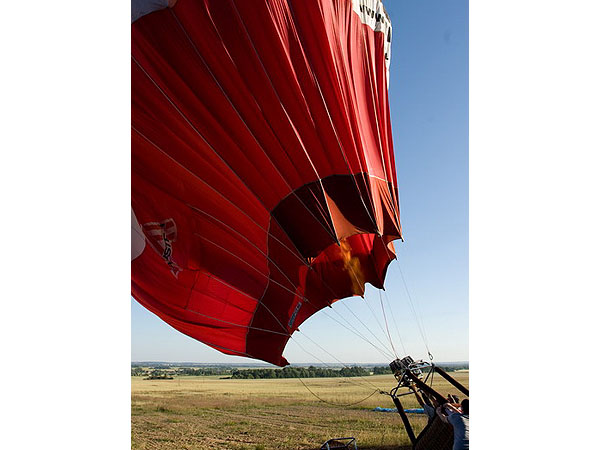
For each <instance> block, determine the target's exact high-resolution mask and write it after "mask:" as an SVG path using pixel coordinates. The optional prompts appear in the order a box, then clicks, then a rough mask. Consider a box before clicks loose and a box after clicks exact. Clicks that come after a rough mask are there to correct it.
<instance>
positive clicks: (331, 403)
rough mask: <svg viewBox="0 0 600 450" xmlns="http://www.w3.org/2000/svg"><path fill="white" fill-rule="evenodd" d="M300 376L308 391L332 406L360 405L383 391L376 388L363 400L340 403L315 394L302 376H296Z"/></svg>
mask: <svg viewBox="0 0 600 450" xmlns="http://www.w3.org/2000/svg"><path fill="white" fill-rule="evenodd" d="M296 378H298V380H300V383H302V385H303V386H304V387H305V388H306V389H307V390H308V392H310V393H311V394H312V395H314V396H315V397H316V398H317V399H319V401H321V402H323V403H327V404H328V405H332V406H340V407H348V406H354V405H358V404H359V403H362V402H364V401H365V400H367V399H369V398H371V397H373V395H375V394H377V393H382V391H381V389H379V388H377V389H375V390H374V391H373V392H371V393H370V394H369V395H367V396H366V397H365V398H363V399H362V400H359V401H357V402H353V403H346V404H340V403H333V402H330V401H327V400H324V399H323V398H321V397H319V396H318V395H317V394H315V393H314V392H313V391H312V389H310V388H309V387H308V386H307V385H306V383H305V382H304V381H302V378H300V377H296Z"/></svg>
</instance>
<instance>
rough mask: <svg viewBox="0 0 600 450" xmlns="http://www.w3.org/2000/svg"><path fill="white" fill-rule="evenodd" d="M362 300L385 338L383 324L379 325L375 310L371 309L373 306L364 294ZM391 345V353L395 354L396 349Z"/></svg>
mask: <svg viewBox="0 0 600 450" xmlns="http://www.w3.org/2000/svg"><path fill="white" fill-rule="evenodd" d="M364 300H365V304H366V305H367V307H368V308H369V311H371V314H372V315H373V318H374V319H375V322H377V325H379V329H380V330H381V332H382V333H383V336H384V339H385V336H386V333H385V330H384V329H383V325H381V323H380V322H379V319H378V318H377V314H375V310H374V309H373V307H372V306H371V305H370V304H369V302H368V301H367V297H366V296H365V299H364ZM391 347H392V354H396V351H395V350H394V345H393V344H392V346H391Z"/></svg>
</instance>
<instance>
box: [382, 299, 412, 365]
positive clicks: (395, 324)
mask: <svg viewBox="0 0 600 450" xmlns="http://www.w3.org/2000/svg"><path fill="white" fill-rule="evenodd" d="M383 296H384V297H385V300H386V302H387V304H388V307H389V308H390V311H391V312H392V320H393V322H394V326H395V328H396V333H397V334H398V339H399V340H400V345H402V350H404V354H405V355H408V352H407V351H406V347H405V346H404V341H403V340H402V336H400V328H399V327H398V324H397V323H396V315H395V314H394V308H392V305H391V302H390V300H389V298H388V295H387V292H386V291H383Z"/></svg>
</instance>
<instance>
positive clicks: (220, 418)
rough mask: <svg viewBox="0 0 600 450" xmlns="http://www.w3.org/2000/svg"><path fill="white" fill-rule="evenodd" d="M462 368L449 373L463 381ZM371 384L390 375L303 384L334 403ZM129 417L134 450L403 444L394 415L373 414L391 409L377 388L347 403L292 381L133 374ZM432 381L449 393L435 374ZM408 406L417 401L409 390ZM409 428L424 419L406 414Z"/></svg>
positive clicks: (386, 385)
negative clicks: (349, 440)
mask: <svg viewBox="0 0 600 450" xmlns="http://www.w3.org/2000/svg"><path fill="white" fill-rule="evenodd" d="M468 375H469V374H468V372H461V373H455V376H456V378H457V379H458V380H459V381H460V382H462V383H463V384H465V385H467V386H468ZM366 380H368V382H370V383H372V384H373V385H375V386H376V387H378V388H380V389H382V390H385V391H389V389H390V388H392V387H393V386H395V380H394V378H393V376H391V375H378V376H371V377H367V378H366V379H361V378H351V379H350V378H320V379H317V378H313V379H305V380H304V382H305V383H306V384H307V385H308V387H309V388H310V389H311V390H312V391H313V392H315V393H316V394H317V395H318V396H319V397H321V398H323V399H325V400H327V401H329V402H333V403H336V404H348V403H353V402H356V401H359V400H361V399H363V398H365V397H366V396H367V395H369V394H370V393H371V392H373V391H374V390H375V387H374V386H372V385H371V384H369V383H368V382H367V381H366ZM131 386H132V399H131V423H132V448H134V449H239V450H242V449H248V450H260V449H265V450H266V449H307V450H308V449H317V448H319V447H320V444H321V443H323V442H324V441H326V440H327V439H330V438H334V437H346V436H354V437H356V439H357V442H358V446H359V448H360V449H363V450H364V449H379V450H384V449H392V448H394V449H397V448H398V446H399V445H408V444H409V440H408V436H407V435H406V433H405V432H404V429H403V427H402V422H401V420H400V417H399V415H398V414H394V413H378V412H373V411H371V409H373V408H374V407H376V406H382V407H390V408H391V407H393V403H392V401H391V399H390V398H389V397H388V396H384V395H381V394H375V395H373V396H372V397H371V398H369V399H367V400H366V401H364V402H362V403H360V404H358V405H355V406H351V407H341V406H333V405H328V404H325V403H322V402H320V401H319V400H317V399H316V398H315V397H314V396H313V395H312V394H311V393H310V392H308V391H307V390H306V388H305V387H304V386H303V385H302V384H301V383H300V381H299V380H297V379H273V380H231V379H219V377H178V378H175V379H174V380H143V379H142V378H141V377H132V382H131ZM434 386H435V387H437V388H438V389H440V391H441V392H442V393H444V394H446V393H455V394H458V395H459V396H460V393H459V392H457V391H456V389H454V388H453V387H452V386H450V385H449V384H448V383H446V382H445V381H443V380H442V379H440V378H439V377H436V382H435V383H434ZM402 401H403V404H404V406H405V407H406V408H412V407H418V405H417V403H416V400H415V399H414V397H413V396H407V397H403V398H402ZM411 421H412V423H413V425H414V426H415V431H417V432H418V431H419V430H420V429H421V428H422V427H423V426H424V425H425V423H426V419H425V417H424V416H422V415H412V417H411Z"/></svg>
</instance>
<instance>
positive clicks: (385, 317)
mask: <svg viewBox="0 0 600 450" xmlns="http://www.w3.org/2000/svg"><path fill="white" fill-rule="evenodd" d="M379 303H380V304H381V312H382V313H383V320H384V321H385V329H386V331H387V336H388V339H389V340H390V345H391V346H392V349H393V350H394V355H396V358H398V353H397V352H396V347H394V343H393V342H392V335H391V334H390V328H389V327H388V321H387V316H386V315H385V308H384V307H383V297H382V295H381V290H379Z"/></svg>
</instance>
